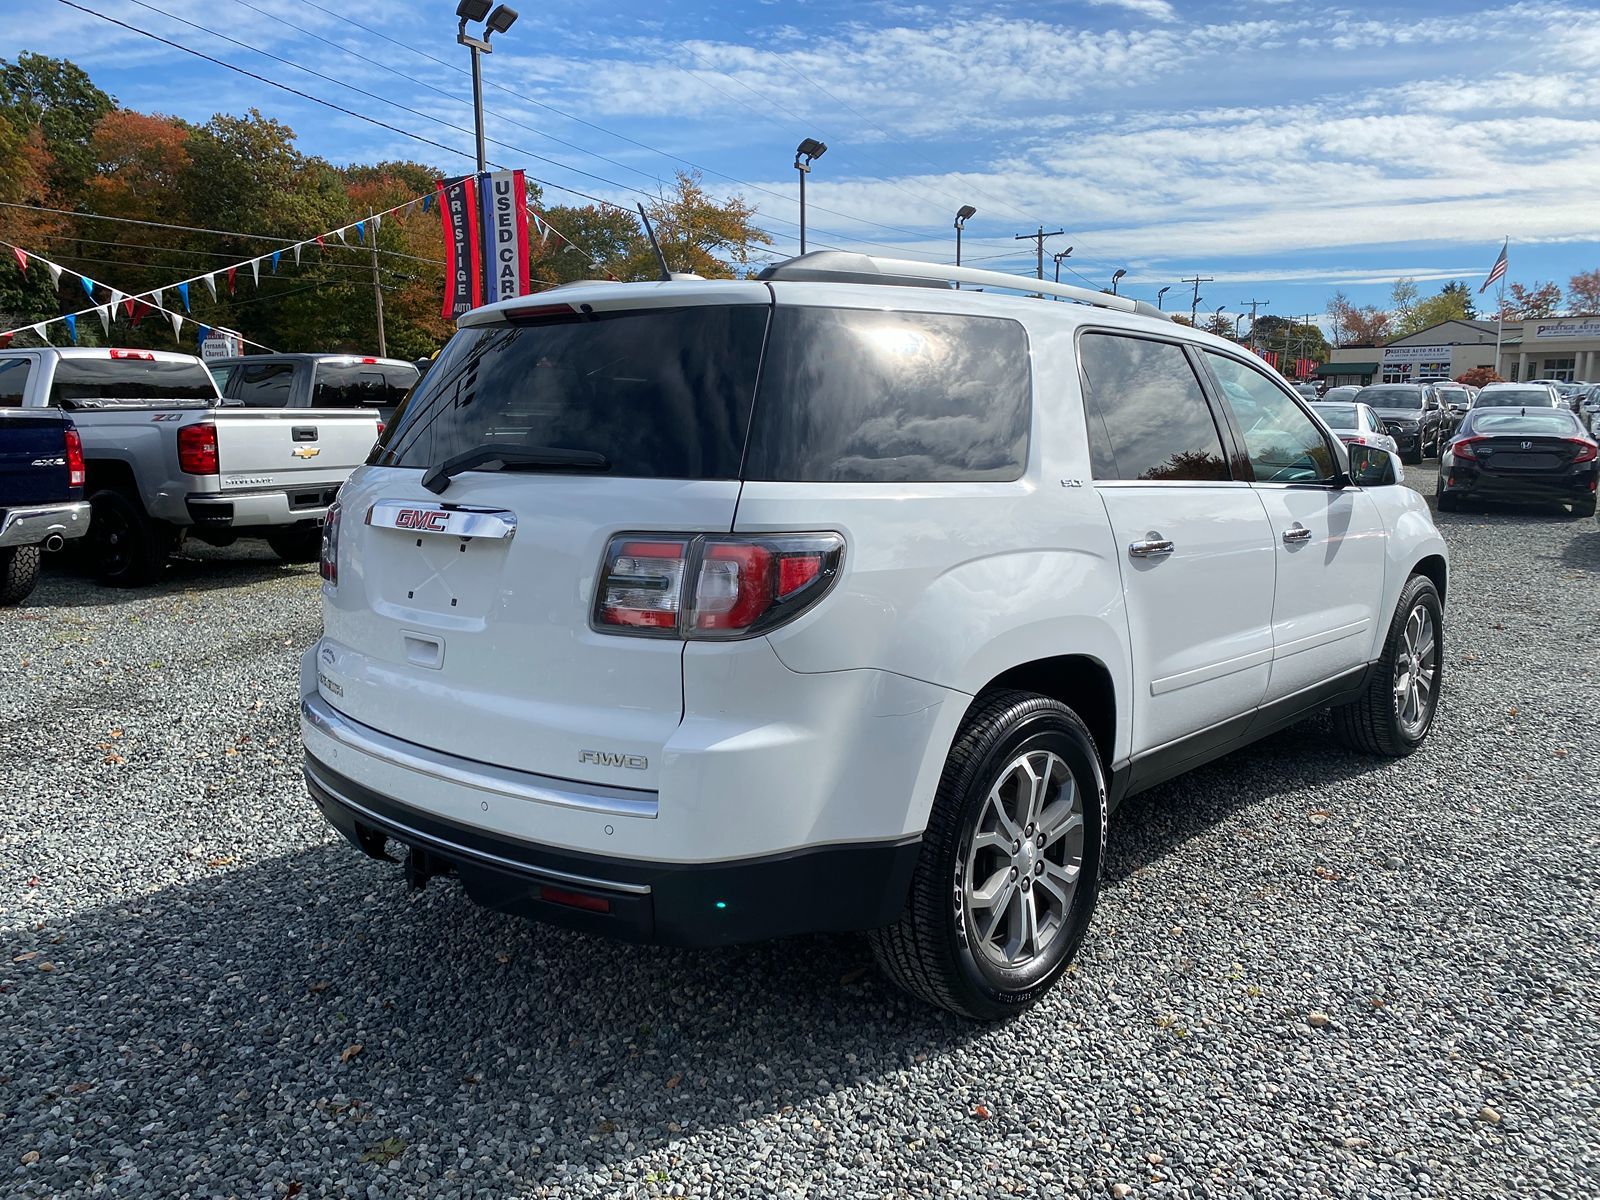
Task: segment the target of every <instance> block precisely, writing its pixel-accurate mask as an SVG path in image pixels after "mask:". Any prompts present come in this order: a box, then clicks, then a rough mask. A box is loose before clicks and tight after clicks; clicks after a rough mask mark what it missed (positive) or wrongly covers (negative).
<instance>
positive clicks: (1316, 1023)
mask: <svg viewBox="0 0 1600 1200" xmlns="http://www.w3.org/2000/svg"><path fill="white" fill-rule="evenodd" d="M1329 1020H1330V1018H1329V1016H1328V1014H1327V1013H1319V1012H1314V1013H1309V1014H1308V1015H1307V1016H1306V1024H1307V1025H1309V1026H1311V1028H1313V1029H1321V1028H1322V1027H1323V1026H1325V1025H1327V1024H1328V1022H1329Z"/></svg>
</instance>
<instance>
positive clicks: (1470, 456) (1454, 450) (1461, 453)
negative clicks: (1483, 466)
mask: <svg viewBox="0 0 1600 1200" xmlns="http://www.w3.org/2000/svg"><path fill="white" fill-rule="evenodd" d="M1481 441H1483V439H1482V438H1462V439H1461V440H1460V441H1459V442H1451V443H1450V453H1451V454H1453V455H1455V457H1457V458H1460V459H1465V460H1466V461H1467V462H1477V461H1478V456H1477V455H1476V454H1474V453H1473V452H1472V444H1473V443H1474V442H1481Z"/></svg>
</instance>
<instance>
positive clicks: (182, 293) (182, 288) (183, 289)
mask: <svg viewBox="0 0 1600 1200" xmlns="http://www.w3.org/2000/svg"><path fill="white" fill-rule="evenodd" d="M178 299H180V300H182V301H183V311H184V312H188V311H189V285H188V284H187V283H180V284H179V285H178Z"/></svg>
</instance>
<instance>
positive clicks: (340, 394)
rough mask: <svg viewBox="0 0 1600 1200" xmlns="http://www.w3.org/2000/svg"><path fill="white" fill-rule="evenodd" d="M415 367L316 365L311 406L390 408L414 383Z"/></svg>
mask: <svg viewBox="0 0 1600 1200" xmlns="http://www.w3.org/2000/svg"><path fill="white" fill-rule="evenodd" d="M417 374H418V372H417V369H416V368H415V367H413V366H403V365H400V364H397V363H335V362H319V363H318V364H317V374H316V382H315V383H314V384H313V385H312V389H311V407H312V408H393V407H394V406H395V405H397V404H399V403H400V401H402V400H404V399H405V396H406V393H407V392H409V391H410V390H411V385H412V384H414V383H416V382H417Z"/></svg>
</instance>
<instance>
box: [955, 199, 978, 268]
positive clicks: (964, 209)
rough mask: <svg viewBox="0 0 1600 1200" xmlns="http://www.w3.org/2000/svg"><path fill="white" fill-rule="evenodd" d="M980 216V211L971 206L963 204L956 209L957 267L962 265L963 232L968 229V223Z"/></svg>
mask: <svg viewBox="0 0 1600 1200" xmlns="http://www.w3.org/2000/svg"><path fill="white" fill-rule="evenodd" d="M977 215H978V210H977V209H975V208H973V207H972V205H970V204H963V205H962V206H961V207H960V208H958V209H956V266H958V267H959V266H960V265H961V231H962V230H963V229H965V228H966V227H967V222H968V221H970V220H971V219H972V218H973V217H975V216H977Z"/></svg>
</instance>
